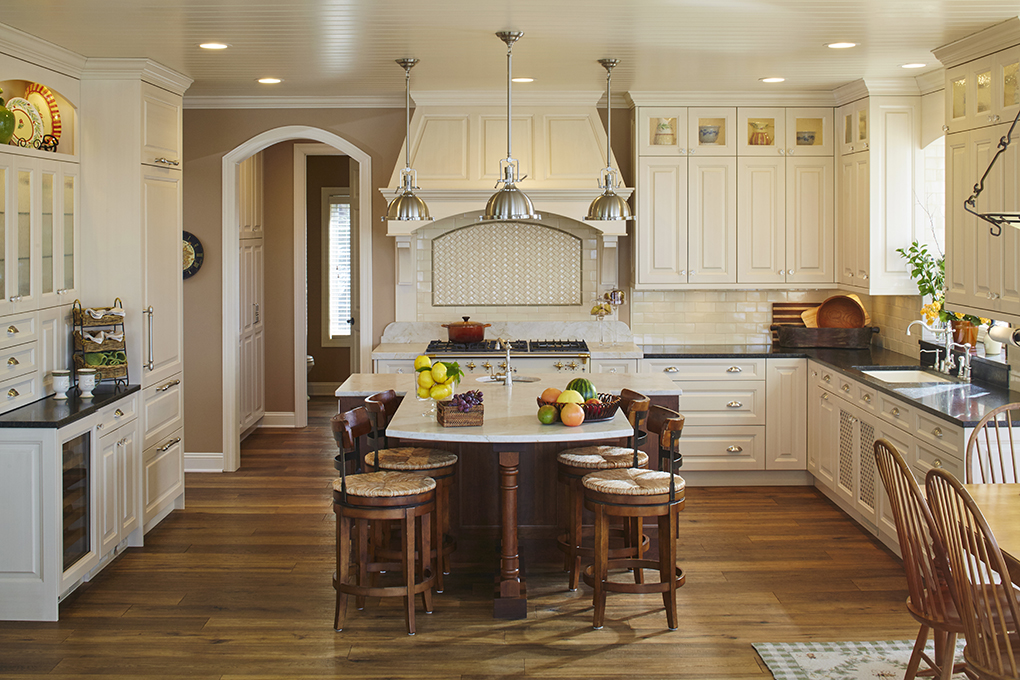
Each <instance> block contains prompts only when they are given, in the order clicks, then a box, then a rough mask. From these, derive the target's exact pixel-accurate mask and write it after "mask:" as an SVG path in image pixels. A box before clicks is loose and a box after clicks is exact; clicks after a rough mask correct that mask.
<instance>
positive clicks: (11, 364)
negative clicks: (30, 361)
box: [7, 357, 21, 366]
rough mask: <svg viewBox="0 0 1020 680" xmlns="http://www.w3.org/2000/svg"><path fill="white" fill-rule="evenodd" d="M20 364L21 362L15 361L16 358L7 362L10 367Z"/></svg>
mask: <svg viewBox="0 0 1020 680" xmlns="http://www.w3.org/2000/svg"><path fill="white" fill-rule="evenodd" d="M19 363H21V362H20V361H18V360H17V359H15V358H14V357H11V358H10V359H8V360H7V365H8V366H17V365H18V364H19Z"/></svg>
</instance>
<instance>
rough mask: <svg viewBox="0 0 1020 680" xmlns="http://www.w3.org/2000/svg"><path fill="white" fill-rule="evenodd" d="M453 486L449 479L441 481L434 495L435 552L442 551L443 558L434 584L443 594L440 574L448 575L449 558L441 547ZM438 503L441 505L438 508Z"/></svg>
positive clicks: (448, 527)
mask: <svg viewBox="0 0 1020 680" xmlns="http://www.w3.org/2000/svg"><path fill="white" fill-rule="evenodd" d="M452 484H453V482H452V481H450V480H449V479H446V480H443V485H442V487H441V488H439V489H438V490H437V493H436V520H435V523H436V524H438V525H439V532H438V533H439V540H438V541H436V550H439V551H442V552H440V553H439V554H441V555H442V556H443V558H442V564H441V566H440V569H439V573H438V574H436V576H437V577H439V580H438V581H436V583H438V584H439V591H438V592H443V591H442V587H443V580H442V576H441V575H442V574H449V573H450V556H449V555H448V554H447V553H446V552H445V551H443V545H444V543H445V542H446V535H447V534H448V533H450V486H451V485H452ZM440 503H441V504H442V505H441V506H440Z"/></svg>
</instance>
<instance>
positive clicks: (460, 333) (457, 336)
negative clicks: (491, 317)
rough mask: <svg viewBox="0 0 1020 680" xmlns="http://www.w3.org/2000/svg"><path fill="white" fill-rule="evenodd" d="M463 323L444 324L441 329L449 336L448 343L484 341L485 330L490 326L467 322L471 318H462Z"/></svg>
mask: <svg viewBox="0 0 1020 680" xmlns="http://www.w3.org/2000/svg"><path fill="white" fill-rule="evenodd" d="M461 318H462V319H464V320H463V321H456V322H454V323H444V324H443V328H445V329H446V332H447V334H448V335H449V338H450V342H463V343H469V342H481V341H482V340H484V339H485V329H486V328H488V327H489V326H491V325H492V324H488V323H478V322H477V321H468V319H470V318H471V317H469V316H462V317H461Z"/></svg>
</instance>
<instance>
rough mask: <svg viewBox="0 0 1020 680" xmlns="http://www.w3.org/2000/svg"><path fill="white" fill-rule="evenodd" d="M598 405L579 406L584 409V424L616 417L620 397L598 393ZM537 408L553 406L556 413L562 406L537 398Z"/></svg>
mask: <svg viewBox="0 0 1020 680" xmlns="http://www.w3.org/2000/svg"><path fill="white" fill-rule="evenodd" d="M598 398H599V401H600V402H602V403H600V404H581V408H582V409H584V422H586V423H597V422H599V421H603V420H609V419H610V418H612V417H613V416H614V415H616V409H617V407H618V406H619V405H620V397H619V395H616V394H604V393H601V392H600V393H599V395H598ZM538 405H539V406H547V405H548V406H554V407H556V412H557V413H558V412H559V411H561V410H562V409H563V406H564V404H563V403H561V402H553V403H549V402H545V401H542V398H541V397H538Z"/></svg>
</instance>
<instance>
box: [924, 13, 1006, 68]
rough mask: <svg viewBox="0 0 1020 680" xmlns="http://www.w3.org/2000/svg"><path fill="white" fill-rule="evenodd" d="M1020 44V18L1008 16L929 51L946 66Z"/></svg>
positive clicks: (949, 66)
mask: <svg viewBox="0 0 1020 680" xmlns="http://www.w3.org/2000/svg"><path fill="white" fill-rule="evenodd" d="M1017 44H1020V18H1018V17H1010V18H1009V19H1006V20H1005V21H1003V22H1001V23H998V24H995V25H994V26H989V27H988V28H985V29H983V30H980V31H978V32H977V33H972V34H971V35H968V36H967V37H965V38H960V39H959V40H954V41H953V42H951V43H948V44H946V45H943V46H941V47H936V48H935V49H933V50H932V51H931V53H932V54H934V55H935V58H936V59H938V60H939V62H940V63H941V64H942V65H943V66H945V67H946V68H952V67H953V66H956V65H958V64H964V63H966V62H968V61H972V60H974V59H978V58H979V57H983V56H985V55H988V54H992V53H993V52H998V51H999V50H1004V49H1006V48H1007V47H1012V46H1014V45H1017Z"/></svg>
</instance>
